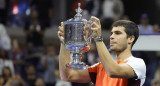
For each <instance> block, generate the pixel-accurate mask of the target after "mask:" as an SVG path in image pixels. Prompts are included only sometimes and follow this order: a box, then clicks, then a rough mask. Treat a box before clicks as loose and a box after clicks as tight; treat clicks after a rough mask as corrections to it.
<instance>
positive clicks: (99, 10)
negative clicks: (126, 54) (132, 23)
mask: <svg viewBox="0 0 160 86" xmlns="http://www.w3.org/2000/svg"><path fill="white" fill-rule="evenodd" d="M79 2H80V3H82V5H81V7H82V8H83V13H82V14H83V18H85V19H88V20H89V18H90V16H96V17H98V18H99V19H100V20H101V25H102V30H110V29H111V25H112V23H113V22H114V21H116V20H120V19H123V20H130V18H129V16H128V15H125V14H124V12H125V9H124V5H123V2H122V1H121V0H76V1H74V3H73V6H75V7H73V11H71V13H69V15H73V14H74V13H75V12H74V8H76V7H77V5H75V4H77V3H79ZM20 3H21V5H22V7H24V9H25V10H26V13H25V14H23V13H19V14H17V6H19V5H18V4H20ZM24 3H25V4H27V5H25V4H24ZM52 3H53V0H0V86H82V85H83V86H93V85H92V84H91V83H73V82H65V81H61V80H60V77H59V68H58V54H59V45H58V46H57V45H53V44H46V45H44V42H45V41H43V37H44V32H45V30H46V28H47V27H51V26H52V23H51V17H52V16H53V12H52V10H53V9H52V8H53V4H52ZM11 7H13V10H12V11H10V10H11ZM28 8H29V9H28ZM139 16H140V17H139V21H140V23H139V24H137V25H138V27H139V31H140V34H150V35H153V34H159V32H160V26H159V24H158V23H155V24H152V23H150V15H149V14H147V13H142V14H141V15H139ZM72 17H74V16H72ZM59 23H60V22H59ZM15 26H16V27H17V26H18V27H22V28H23V31H24V33H25V40H26V42H25V43H20V42H19V41H20V40H18V39H17V38H11V37H10V35H9V34H8V33H7V30H6V27H15ZM53 41H54V40H53ZM133 54H134V55H135V56H137V57H141V58H143V59H144V60H145V62H146V65H147V78H146V82H145V84H144V86H160V53H159V51H157V52H153V51H134V52H133ZM113 57H115V56H114V54H113ZM82 61H83V62H85V63H86V64H88V65H89V66H90V65H93V64H95V63H97V62H99V61H100V59H99V58H98V53H97V51H96V46H95V44H94V43H92V45H91V49H90V51H89V52H86V53H84V54H83V59H82Z"/></svg>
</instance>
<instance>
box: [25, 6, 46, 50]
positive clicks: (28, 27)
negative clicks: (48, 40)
mask: <svg viewBox="0 0 160 86" xmlns="http://www.w3.org/2000/svg"><path fill="white" fill-rule="evenodd" d="M44 29H45V28H44V27H43V26H42V25H41V24H40V23H39V21H38V13H37V11H36V10H35V9H32V10H31V14H30V19H29V21H27V22H26V24H25V34H26V41H27V45H28V46H32V47H36V48H38V47H42V46H43V36H44Z"/></svg>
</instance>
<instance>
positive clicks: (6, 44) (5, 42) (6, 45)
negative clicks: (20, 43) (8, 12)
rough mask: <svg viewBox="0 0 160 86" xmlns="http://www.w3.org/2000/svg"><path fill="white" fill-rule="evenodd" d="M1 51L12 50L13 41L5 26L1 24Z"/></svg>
mask: <svg viewBox="0 0 160 86" xmlns="http://www.w3.org/2000/svg"><path fill="white" fill-rule="evenodd" d="M0 49H4V50H6V51H9V50H11V40H10V37H9V36H8V34H7V31H6V28H5V26H4V25H3V24H0Z"/></svg>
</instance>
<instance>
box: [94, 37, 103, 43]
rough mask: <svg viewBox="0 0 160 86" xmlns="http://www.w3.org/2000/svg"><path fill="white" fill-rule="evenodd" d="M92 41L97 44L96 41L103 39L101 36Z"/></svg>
mask: <svg viewBox="0 0 160 86" xmlns="http://www.w3.org/2000/svg"><path fill="white" fill-rule="evenodd" d="M94 41H95V42H97V41H103V37H102V36H100V37H98V38H96V39H94Z"/></svg>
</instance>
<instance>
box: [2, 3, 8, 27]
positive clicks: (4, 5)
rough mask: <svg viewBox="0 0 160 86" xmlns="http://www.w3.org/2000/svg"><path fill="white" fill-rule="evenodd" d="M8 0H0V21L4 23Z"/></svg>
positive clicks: (6, 15)
mask: <svg viewBox="0 0 160 86" xmlns="http://www.w3.org/2000/svg"><path fill="white" fill-rule="evenodd" d="M9 2H10V0H0V23H3V24H4V25H6V22H7V17H8V10H9Z"/></svg>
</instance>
